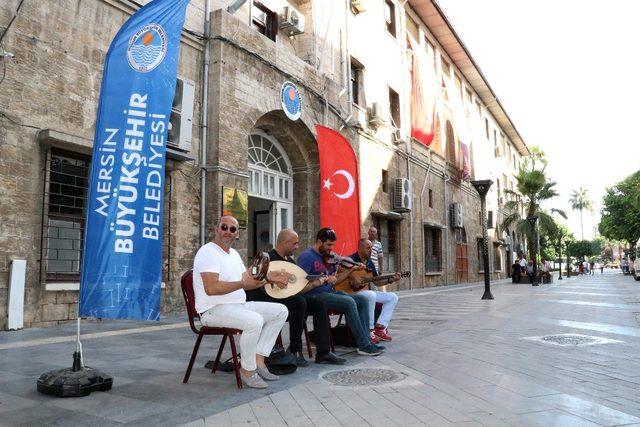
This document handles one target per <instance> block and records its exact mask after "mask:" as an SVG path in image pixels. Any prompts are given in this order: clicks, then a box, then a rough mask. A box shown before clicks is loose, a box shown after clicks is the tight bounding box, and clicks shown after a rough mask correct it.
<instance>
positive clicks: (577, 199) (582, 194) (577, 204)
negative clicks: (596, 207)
mask: <svg viewBox="0 0 640 427" xmlns="http://www.w3.org/2000/svg"><path fill="white" fill-rule="evenodd" d="M569 203H571V209H573V210H574V211H575V210H579V211H580V235H581V239H582V240H584V230H583V228H582V210H583V209H586V210H588V211H589V212H591V211H592V210H593V203H592V202H591V199H589V195H588V194H587V189H586V188H582V187H580V188H579V189H577V190H573V191H572V192H571V198H569Z"/></svg>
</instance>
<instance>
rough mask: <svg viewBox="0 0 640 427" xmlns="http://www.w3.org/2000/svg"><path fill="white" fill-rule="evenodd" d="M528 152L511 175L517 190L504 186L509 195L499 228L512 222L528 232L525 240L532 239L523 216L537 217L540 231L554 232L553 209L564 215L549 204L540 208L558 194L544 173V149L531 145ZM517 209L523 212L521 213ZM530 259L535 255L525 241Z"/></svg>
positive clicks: (525, 217)
mask: <svg viewBox="0 0 640 427" xmlns="http://www.w3.org/2000/svg"><path fill="white" fill-rule="evenodd" d="M531 152H532V155H531V157H530V158H529V159H527V160H526V161H525V163H524V165H523V166H522V167H520V169H519V170H518V173H517V174H516V175H515V178H516V180H517V182H518V184H517V186H516V189H517V191H512V190H505V193H506V194H509V195H511V196H513V197H512V198H511V200H510V201H508V202H507V203H505V209H506V210H507V211H508V212H509V214H507V216H506V217H505V218H504V220H503V222H502V227H503V229H505V230H506V229H507V228H509V227H510V226H512V225H515V227H516V230H517V231H518V233H520V234H523V235H526V236H528V238H529V241H530V242H532V241H533V236H534V233H533V232H534V230H533V226H532V225H531V223H530V222H529V221H527V218H529V217H532V216H534V215H535V216H537V217H538V224H539V226H540V232H541V233H542V234H554V233H556V232H557V227H558V226H557V224H556V222H555V220H554V219H553V217H552V214H553V213H557V214H558V215H560V216H561V217H563V218H565V219H566V218H567V215H566V214H565V213H564V211H562V210H560V209H555V208H552V209H550V212H546V211H545V210H543V209H542V208H541V204H542V203H543V202H545V201H547V200H550V199H552V198H554V197H556V196H558V193H557V191H556V190H555V188H554V187H555V185H556V183H555V182H553V181H549V180H548V179H547V177H546V175H545V169H546V167H547V160H546V158H545V154H544V152H542V151H541V150H539V149H538V148H537V147H532V149H531ZM521 212H524V214H525V215H524V216H523V215H522V213H521ZM529 254H530V257H531V259H537V256H536V253H535V252H534V248H533V245H529Z"/></svg>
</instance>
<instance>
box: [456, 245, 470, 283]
mask: <svg viewBox="0 0 640 427" xmlns="http://www.w3.org/2000/svg"><path fill="white" fill-rule="evenodd" d="M468 281H469V257H468V256H467V245H466V244H462V243H456V283H466V282H468Z"/></svg>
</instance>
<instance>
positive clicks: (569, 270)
mask: <svg viewBox="0 0 640 427" xmlns="http://www.w3.org/2000/svg"><path fill="white" fill-rule="evenodd" d="M564 244H565V246H566V247H567V279H568V278H569V277H571V260H570V259H569V245H571V242H568V241H567V242H564Z"/></svg>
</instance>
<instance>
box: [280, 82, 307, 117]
mask: <svg viewBox="0 0 640 427" xmlns="http://www.w3.org/2000/svg"><path fill="white" fill-rule="evenodd" d="M280 101H281V102H282V109H283V110H284V113H285V114H286V115H287V117H289V119H290V120H298V119H299V118H300V114H302V99H301V98H300V92H299V91H298V88H297V87H296V85H294V84H293V83H291V82H284V83H283V84H282V89H280Z"/></svg>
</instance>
